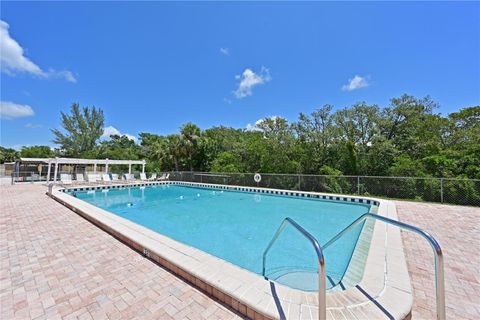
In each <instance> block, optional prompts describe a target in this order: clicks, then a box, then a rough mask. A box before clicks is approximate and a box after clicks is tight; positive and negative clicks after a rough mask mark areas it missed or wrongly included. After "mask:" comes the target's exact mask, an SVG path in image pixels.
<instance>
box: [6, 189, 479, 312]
mask: <svg viewBox="0 0 480 320" xmlns="http://www.w3.org/2000/svg"><path fill="white" fill-rule="evenodd" d="M45 191H46V188H45V187H44V186H40V185H31V184H25V185H16V186H1V187H0V257H1V270H2V272H1V276H0V298H1V314H0V317H1V319H25V318H31V319H60V318H64V319H77V318H78V319H91V318H95V319H103V318H109V319H131V318H150V319H192V320H193V319H237V318H240V317H239V316H238V315H237V314H235V313H234V312H233V311H232V310H230V309H228V308H226V307H225V306H223V305H222V304H220V303H219V302H216V301H214V300H213V299H211V298H210V297H208V296H206V295H205V294H203V293H202V292H200V291H199V290H197V289H195V288H193V287H191V286H190V285H188V284H187V283H185V282H183V281H182V280H181V279H179V278H177V277H175V276H174V275H172V274H171V273H169V272H168V271H166V270H164V269H163V268H161V267H160V266H158V265H156V264H154V263H153V262H151V261H149V260H148V259H145V258H144V257H143V256H141V255H140V254H138V253H136V252H135V251H133V250H132V249H130V248H129V247H127V246H125V245H124V244H122V243H121V242H119V241H118V240H116V239H114V238H112V237H111V236H110V235H108V234H107V233H105V232H103V231H102V230H100V229H98V228H97V227H95V226H94V225H93V224H91V223H89V222H87V221H86V220H84V219H83V218H81V217H80V216H78V215H76V214H74V213H73V212H72V211H70V210H68V209H67V208H65V207H63V206H62V205H60V204H59V203H57V202H55V201H53V200H51V199H50V198H48V197H47V196H46V195H45V194H44V193H45ZM396 204H397V208H398V215H399V218H400V219H401V220H402V221H404V222H407V223H412V224H415V225H417V226H419V227H422V228H424V229H425V230H427V231H429V232H430V233H431V234H432V235H433V236H434V237H436V238H437V240H438V241H439V242H440V244H441V246H442V248H443V251H444V255H445V276H446V293H447V317H448V318H450V319H479V318H480V298H479V292H480V284H479V283H480V259H479V257H478V255H477V254H478V252H479V251H480V226H479V225H480V208H468V207H457V206H444V205H437V204H424V203H413V202H402V201H397V202H396ZM403 241H404V244H405V249H406V256H407V262H408V268H409V272H410V275H411V278H412V285H413V287H414V295H415V298H414V309H413V311H412V315H413V318H414V319H435V317H436V315H435V291H434V280H433V279H434V278H433V256H432V251H431V248H430V247H429V246H428V244H427V243H424V241H422V239H421V238H419V236H417V235H413V234H411V233H406V232H404V233H403Z"/></svg>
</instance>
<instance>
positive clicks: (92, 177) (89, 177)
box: [87, 174, 99, 184]
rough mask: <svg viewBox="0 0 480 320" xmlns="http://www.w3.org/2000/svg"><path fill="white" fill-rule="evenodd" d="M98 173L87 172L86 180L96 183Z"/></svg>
mask: <svg viewBox="0 0 480 320" xmlns="http://www.w3.org/2000/svg"><path fill="white" fill-rule="evenodd" d="M98 180H99V179H98V175H97V174H87V181H88V183H95V184H96V183H97V181H98Z"/></svg>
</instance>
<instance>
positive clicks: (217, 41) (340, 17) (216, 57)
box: [0, 2, 480, 148]
mask: <svg viewBox="0 0 480 320" xmlns="http://www.w3.org/2000/svg"><path fill="white" fill-rule="evenodd" d="M0 19H1V21H2V23H1V25H0V28H1V30H0V31H1V36H2V39H1V43H2V73H1V85H0V88H1V101H2V112H1V114H2V119H1V138H0V144H1V145H2V146H9V147H11V146H13V147H17V148H18V147H19V146H21V145H35V144H47V145H52V143H51V139H52V135H51V133H50V128H57V127H59V125H60V111H67V110H68V109H69V107H70V105H71V104H72V103H73V102H79V103H80V104H81V105H82V106H97V107H100V108H102V109H103V110H104V112H105V116H106V123H105V125H106V126H112V127H114V128H115V129H116V130H118V131H119V132H121V133H125V134H130V135H132V136H136V135H137V134H138V133H140V132H151V133H158V134H169V133H174V132H176V131H177V130H178V128H179V127H180V126H181V124H182V123H185V122H187V121H192V122H194V123H196V124H198V125H199V126H200V127H201V128H204V129H205V128H208V127H211V126H214V125H220V124H223V125H226V126H233V127H237V128H245V127H246V126H247V125H248V124H254V123H255V121H257V120H258V119H260V118H264V117H268V116H274V115H277V116H283V117H286V118H287V119H288V120H289V121H294V120H296V119H297V116H298V113H299V112H305V113H309V112H311V111H313V110H315V109H316V108H318V107H320V106H322V105H323V104H326V103H330V104H333V105H334V106H335V107H336V108H341V107H344V106H350V105H352V104H353V103H355V102H358V101H366V102H367V103H372V104H373V103H375V104H378V105H380V106H385V105H386V104H388V100H389V99H390V98H392V97H396V96H399V95H401V94H403V93H409V94H412V95H415V96H418V97H422V96H425V95H430V96H432V98H433V99H435V100H436V101H438V102H439V103H440V105H441V107H440V109H439V110H437V111H438V112H441V113H443V114H447V113H449V112H452V111H456V110H458V109H459V108H462V107H466V106H473V105H478V104H480V59H479V57H480V4H479V3H478V2H463V3H462V2H455V3H454V2H438V3H436V2H418V3H417V2H407V3H381V2H368V3H359V2H356V3H351V2H350V3H349V2H337V3H333V2H328V3H310V2H309V3H283V2H282V3H218V2H206V3H172V2H168V3H159V2H143V3H126V2H122V3H112V2H102V3H93V2H74V3H67V2H63V3H61V2H43V3H26V2H20V3H14V2H1V14H0ZM112 130H113V129H111V131H112ZM113 131H114V130H113Z"/></svg>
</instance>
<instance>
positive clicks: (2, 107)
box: [0, 101, 35, 119]
mask: <svg viewBox="0 0 480 320" xmlns="http://www.w3.org/2000/svg"><path fill="white" fill-rule="evenodd" d="M34 114H35V112H33V109H32V107H30V106H29V105H26V104H17V103H14V102H10V101H0V118H1V119H15V118H21V117H30V116H33V115H34Z"/></svg>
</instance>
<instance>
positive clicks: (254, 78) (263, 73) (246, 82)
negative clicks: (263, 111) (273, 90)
mask: <svg viewBox="0 0 480 320" xmlns="http://www.w3.org/2000/svg"><path fill="white" fill-rule="evenodd" d="M235 79H237V80H240V82H239V83H238V88H237V89H236V90H235V91H234V92H233V93H234V94H235V97H237V99H242V98H245V97H248V96H251V95H252V94H253V92H252V90H253V87H255V86H258V85H260V84H264V83H266V82H269V81H271V80H272V77H271V76H270V72H269V70H268V69H267V68H265V67H262V69H261V70H260V72H259V73H255V72H253V71H252V70H251V69H249V68H247V69H245V71H243V73H242V74H241V75H236V76H235Z"/></svg>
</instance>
